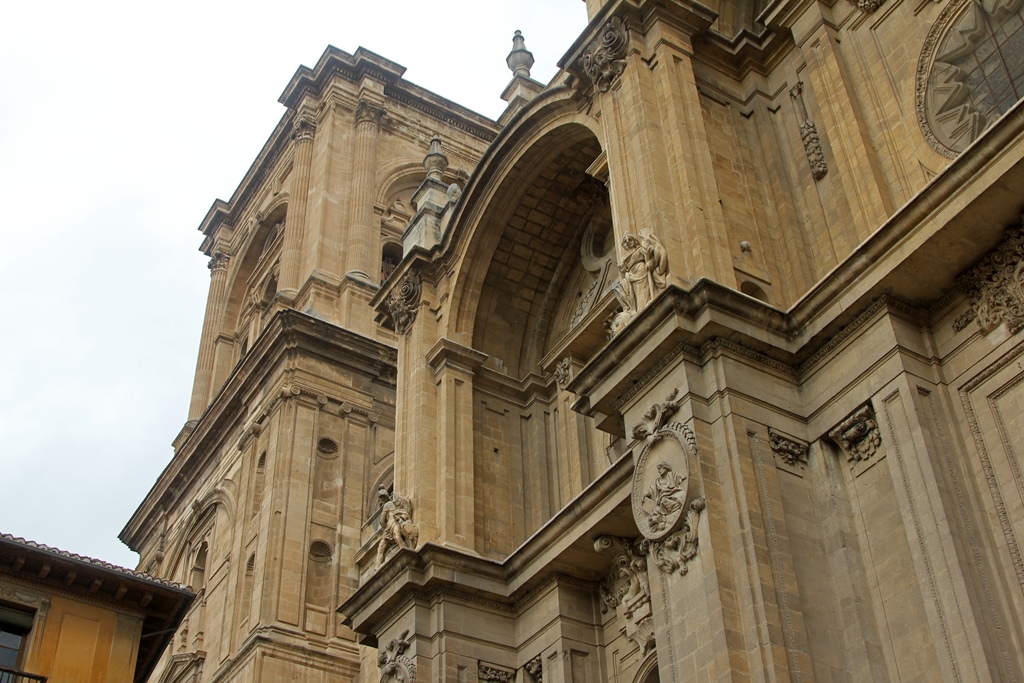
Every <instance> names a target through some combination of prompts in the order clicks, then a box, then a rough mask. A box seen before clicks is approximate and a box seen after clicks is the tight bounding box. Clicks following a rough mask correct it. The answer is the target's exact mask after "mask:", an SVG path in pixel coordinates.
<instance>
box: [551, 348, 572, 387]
mask: <svg viewBox="0 0 1024 683" xmlns="http://www.w3.org/2000/svg"><path fill="white" fill-rule="evenodd" d="M554 375H555V383H556V384H557V385H558V388H559V389H565V387H566V386H567V385H568V384H569V381H570V380H571V379H572V358H570V357H569V356H566V357H565V358H563V359H561V360H560V361H558V362H557V363H555V370H554Z"/></svg>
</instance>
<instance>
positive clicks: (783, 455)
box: [768, 429, 807, 467]
mask: <svg viewBox="0 0 1024 683" xmlns="http://www.w3.org/2000/svg"><path fill="white" fill-rule="evenodd" d="M768 436H769V437H770V438H771V447H772V453H774V454H775V455H776V456H778V458H779V459H780V460H782V462H784V463H786V464H787V465H789V466H790V467H795V466H797V465H806V464H807V444H805V443H801V442H799V441H795V440H793V439H790V438H789V437H787V436H783V435H782V434H779V433H778V432H776V431H774V430H772V429H769V430H768Z"/></svg>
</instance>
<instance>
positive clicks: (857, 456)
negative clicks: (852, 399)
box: [828, 405, 882, 462]
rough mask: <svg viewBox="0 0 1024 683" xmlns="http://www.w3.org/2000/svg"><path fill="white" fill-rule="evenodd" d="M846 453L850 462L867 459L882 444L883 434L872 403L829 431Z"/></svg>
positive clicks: (831, 437)
mask: <svg viewBox="0 0 1024 683" xmlns="http://www.w3.org/2000/svg"><path fill="white" fill-rule="evenodd" d="M828 436H829V438H830V439H832V440H833V441H835V442H836V443H837V444H839V447H840V448H842V449H843V451H844V452H845V453H846V460H847V461H848V462H857V461H860V460H867V459H869V458H870V457H871V456H873V455H874V454H875V452H876V451H877V450H878V447H879V446H881V445H882V434H881V432H880V431H879V429H878V422H877V421H876V420H875V411H874V410H872V409H871V406H870V405H864V406H861V407H860V408H858V409H857V410H856V411H855V412H854V413H853V414H852V415H850V417H848V418H846V419H845V420H843V421H842V422H840V423H839V426H837V427H836V428H835V429H833V430H832V431H831V432H829V433H828Z"/></svg>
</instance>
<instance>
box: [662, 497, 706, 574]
mask: <svg viewBox="0 0 1024 683" xmlns="http://www.w3.org/2000/svg"><path fill="white" fill-rule="evenodd" d="M705 507H707V503H706V501H705V500H704V498H703V497H700V496H698V497H697V498H694V499H693V500H692V501H690V504H689V506H687V508H686V516H685V519H684V521H683V526H682V528H680V529H679V531H677V532H675V533H674V534H672V535H671V536H668V537H667V538H666V539H665V540H664V541H651V542H650V544H649V545H650V552H651V557H653V558H654V564H656V565H657V566H658V569H660V570H661V571H663V572H665V573H666V574H672V573H674V572H678V573H679V574H686V572H687V571H689V570H688V569H687V567H686V564H687V563H688V562H689V561H690V560H692V559H693V558H695V557H696V556H697V522H698V521H699V519H700V513H701V512H703V511H704V508H705Z"/></svg>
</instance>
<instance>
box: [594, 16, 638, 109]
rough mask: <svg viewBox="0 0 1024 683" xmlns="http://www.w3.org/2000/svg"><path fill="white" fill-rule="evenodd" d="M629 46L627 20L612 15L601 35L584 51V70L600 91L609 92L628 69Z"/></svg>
mask: <svg viewBox="0 0 1024 683" xmlns="http://www.w3.org/2000/svg"><path fill="white" fill-rule="evenodd" d="M628 47H629V33H628V32H627V31H626V24H625V22H624V21H623V20H622V18H621V17H612V18H611V19H609V20H608V21H607V22H605V25H604V26H603V27H602V28H601V35H599V36H598V37H597V38H595V39H594V41H593V42H591V43H590V45H588V46H587V49H586V50H585V51H584V52H583V71H585V72H586V74H587V76H589V77H590V80H591V81H593V82H594V87H595V88H597V89H598V90H599V91H601V92H608V90H609V89H610V88H611V87H612V83H614V82H615V79H616V78H618V77H619V75H620V74H622V72H623V71H624V70H625V69H626V60H625V59H624V57H625V56H626V49H627V48H628Z"/></svg>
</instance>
